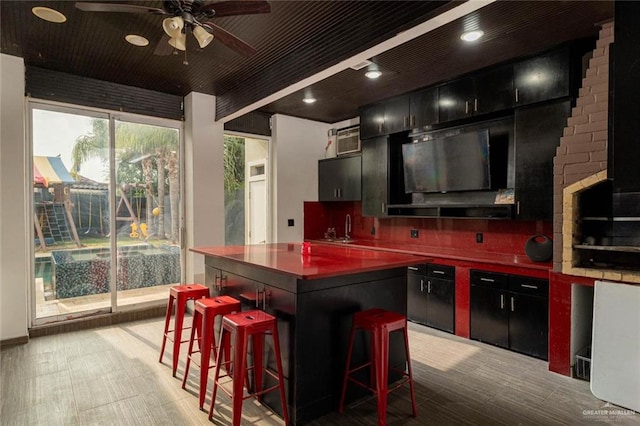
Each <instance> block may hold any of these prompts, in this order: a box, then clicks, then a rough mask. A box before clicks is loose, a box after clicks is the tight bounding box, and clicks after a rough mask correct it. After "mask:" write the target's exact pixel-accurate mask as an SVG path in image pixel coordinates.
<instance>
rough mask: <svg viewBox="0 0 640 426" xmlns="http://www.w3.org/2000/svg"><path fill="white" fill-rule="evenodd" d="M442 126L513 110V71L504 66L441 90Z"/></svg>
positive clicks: (451, 83) (459, 81)
mask: <svg viewBox="0 0 640 426" xmlns="http://www.w3.org/2000/svg"><path fill="white" fill-rule="evenodd" d="M438 107H439V118H440V123H445V122H448V121H454V120H459V119H462V118H467V117H472V116H478V115H482V114H488V113H491V112H496V111H501V110H505V109H509V108H512V107H513V68H512V66H511V65H505V66H502V67H499V68H494V69H491V70H488V71H482V72H480V73H477V74H474V75H472V76H469V77H464V78H461V79H458V80H454V81H452V82H450V83H448V84H445V85H443V86H440V91H439V101H438Z"/></svg>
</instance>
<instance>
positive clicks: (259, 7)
mask: <svg viewBox="0 0 640 426" xmlns="http://www.w3.org/2000/svg"><path fill="white" fill-rule="evenodd" d="M209 10H215V12H216V14H215V15H214V17H220V16H234V15H251V14H254V13H269V12H271V4H270V3H269V2H268V1H264V0H263V1H261V0H247V1H240V0H229V1H221V2H216V3H210V4H207V5H204V6H202V7H200V11H201V12H205V11H209Z"/></svg>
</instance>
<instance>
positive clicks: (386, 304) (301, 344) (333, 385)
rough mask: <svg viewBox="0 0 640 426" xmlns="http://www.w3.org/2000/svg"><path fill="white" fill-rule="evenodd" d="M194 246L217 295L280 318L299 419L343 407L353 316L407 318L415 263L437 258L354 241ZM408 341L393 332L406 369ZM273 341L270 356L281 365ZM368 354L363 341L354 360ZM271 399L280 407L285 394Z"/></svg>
mask: <svg viewBox="0 0 640 426" xmlns="http://www.w3.org/2000/svg"><path fill="white" fill-rule="evenodd" d="M191 251H193V252H195V253H199V254H203V255H204V256H205V274H206V278H205V279H206V284H207V286H209V287H210V288H211V289H212V290H213V293H214V294H226V295H230V296H233V297H236V298H238V299H239V300H240V301H241V302H242V304H243V309H256V308H259V309H264V310H265V311H267V312H269V313H271V314H272V315H274V316H276V318H277V319H278V333H279V336H280V346H281V350H282V363H283V369H284V376H285V382H286V383H285V385H286V386H285V391H286V395H287V403H288V405H289V416H290V417H291V422H292V424H302V423H305V422H309V421H311V420H313V419H315V418H318V417H320V416H322V415H323V414H326V413H328V412H330V411H333V410H336V409H337V406H338V400H339V396H340V387H341V380H342V374H343V370H344V363H345V359H346V353H347V344H348V338H349V330H350V327H351V317H352V315H353V313H354V312H357V311H360V310H363V309H369V308H373V307H379V308H384V309H389V310H392V311H395V312H399V313H402V314H405V315H406V310H407V282H406V279H407V266H410V265H415V264H418V263H425V262H428V261H429V258H426V257H422V256H414V255H410V254H404V253H391V252H385V251H378V250H367V249H363V248H354V247H350V246H349V245H348V244H344V245H342V246H338V245H330V244H317V243H314V244H313V245H312V246H311V250H310V253H309V254H305V255H303V254H301V244H300V243H297V244H291V243H280V244H265V245H253V246H229V247H196V248H192V249H191ZM402 339H403V337H402V335H401V334H398V335H397V336H392V339H391V345H390V346H391V351H390V363H391V364H392V365H396V366H398V367H402V365H403V364H404V360H405V354H404V344H403V340H402ZM269 344H270V342H269V340H267V344H266V345H265V346H267V348H266V349H265V351H268V352H269V355H268V356H267V357H265V359H267V360H268V363H269V365H268V368H274V367H275V361H274V360H273V355H272V354H273V352H272V350H271V348H270V347H269ZM366 357H368V354H367V353H365V345H364V344H358V342H356V345H355V346H354V353H353V362H354V363H356V362H359V361H360V360H363V359H365V358H366ZM363 373H366V371H364V370H363ZM266 380H267V381H266V383H265V385H266V386H268V385H270V384H272V383H271V382H270V381H269V380H270V377H269V376H266ZM362 380H366V377H363V378H362ZM354 388H355V389H354ZM361 395H363V391H362V390H360V389H358V388H357V387H353V386H351V387H350V389H349V392H348V393H347V401H349V400H350V399H353V398H357V397H359V396H361ZM263 398H264V399H263V401H264V402H265V403H266V404H267V405H268V406H269V407H270V408H272V409H273V410H275V411H276V412H280V400H279V395H278V393H277V392H271V393H268V394H265V395H264V397H263Z"/></svg>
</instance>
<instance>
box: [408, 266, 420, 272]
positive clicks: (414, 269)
mask: <svg viewBox="0 0 640 426" xmlns="http://www.w3.org/2000/svg"><path fill="white" fill-rule="evenodd" d="M407 269H410V270H412V271H417V270H418V268H417V267H415V266H407Z"/></svg>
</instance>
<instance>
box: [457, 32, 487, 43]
mask: <svg viewBox="0 0 640 426" xmlns="http://www.w3.org/2000/svg"><path fill="white" fill-rule="evenodd" d="M483 35H484V31H482V30H473V31H466V32H464V33H462V35H461V36H460V38H461V39H462V40H464V41H476V40H478V39H479V38H480V37H482V36H483Z"/></svg>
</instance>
